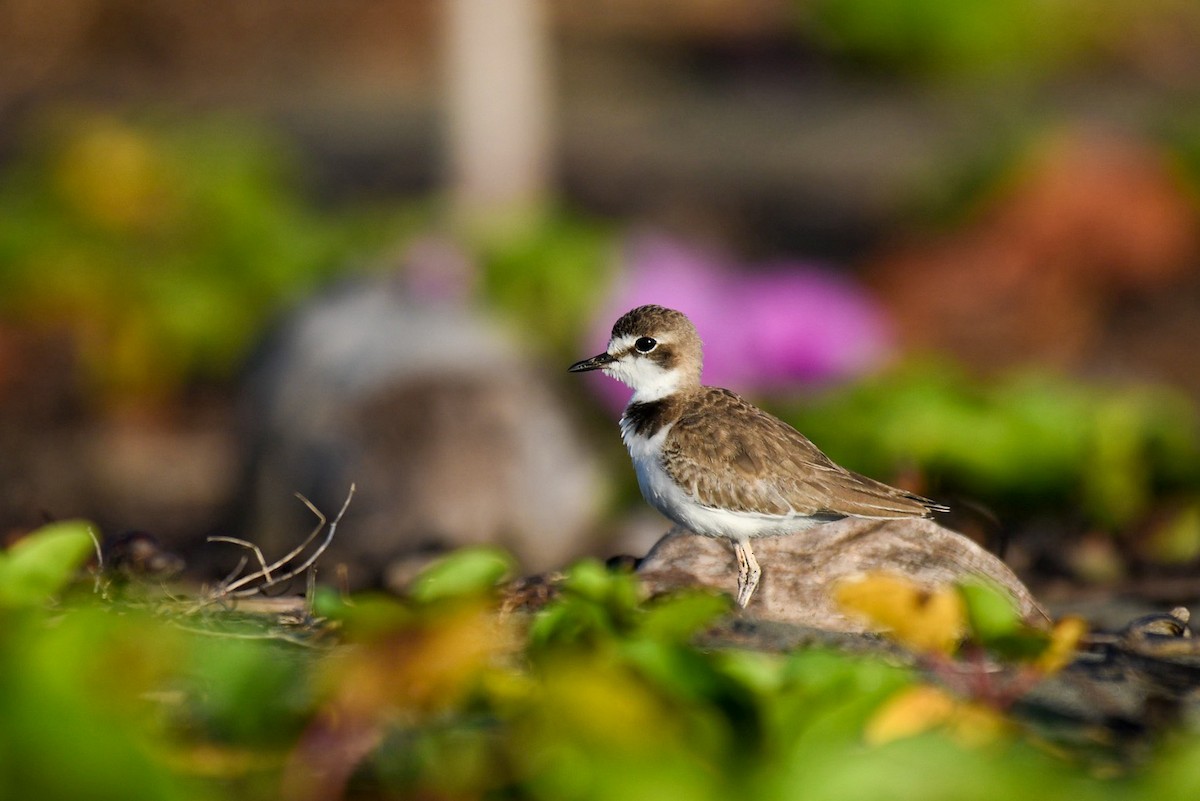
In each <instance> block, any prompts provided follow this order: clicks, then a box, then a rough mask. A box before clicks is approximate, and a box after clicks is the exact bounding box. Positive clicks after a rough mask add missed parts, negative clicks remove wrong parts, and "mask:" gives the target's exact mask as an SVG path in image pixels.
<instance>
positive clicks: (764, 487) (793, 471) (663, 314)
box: [570, 306, 946, 607]
mask: <svg viewBox="0 0 1200 801" xmlns="http://www.w3.org/2000/svg"><path fill="white" fill-rule="evenodd" d="M701 365H702V345H701V342H700V336H699V334H697V333H696V328H695V326H693V325H692V323H691V321H690V320H688V318H687V317H686V316H684V315H683V314H682V313H680V312H677V311H674V310H673V309H667V308H663V307H662V306H639V307H638V308H636V309H634V310H633V311H630V312H628V313H627V314H625V315H624V316H623V317H621V319H619V320H617V322H616V324H615V325H614V326H613V329H612V337H611V338H610V339H609V342H608V348H607V349H606V350H605V351H604V352H603V353H601V354H599V355H598V356H593V357H592V358H590V359H584V360H583V361H579V362H576V363H575V364H573V365H571V367H570V371H571V372H573V373H580V372H585V371H588V370H602V371H603V372H604V373H605V375H608V376H611V377H612V378H615V379H617V380H618V381H621V382H622V383H624V384H626V385H628V386H629V387H631V388H632V389H633V397H632V398H630V400H629V404H628V405H627V406H626V407H625V412H624V414H622V415H621V438H622V439H623V440H624V441H625V445H626V447H628V448H629V455H630V457H631V458H632V459H633V467H634V470H635V471H636V472H637V479H638V486H639V487H640V488H641V490H642V496H643V497H645V499H646V500H647V501H648V502H649V503H650V505H651V506H653V507H654V508H656V509H658V511H660V512H662V513H663V514H664V515H666V516H667V518H669V519H670V520H671V521H672V522H674V523H675V524H676V525H677V526H680V527H683V528H685V529H687V530H689V531H692V532H694V533H696V534H701V535H704V536H708V537H721V538H724V539H728V540H731V541H732V542H733V547H734V551H735V553H736V555H737V563H738V591H737V602H738V605H739V606H742V607H744V606H746V604H748V603H749V602H750V598H751V597H752V596H753V595H754V590H755V588H756V587H757V586H758V580H759V577H760V575H761V572H762V571H761V570H760V568H759V565H758V560H756V559H755V558H754V551H753V550H752V549H751V547H750V541H751V540H753V539H755V538H757V537H771V536H777V535H783V534H794V533H796V532H799V531H803V530H804V529H807V528H811V527H812V526H815V525H818V524H820V523H826V522H830V521H833V520H839V519H841V518H845V517H865V518H874V519H898V518H909V517H912V518H916V517H928V516H930V514H931V513H932V512H935V511H946V507H944V506H941V505H940V504H937V503H934V502H933V501H930V500H929V499H927V498H922V497H921V496H919V495H915V494H913V493H911V492H905V491H904V490H901V489H897V488H895V487H890V486H888V485H887V484H883V483H881V482H879V481H875V480H874V479H870V478H867V477H866V476H861V475H859V474H858V473H854V472H851V471H849V470H847V469H845V468H844V467H841V466H839V465H837V464H835V463H834V462H833V461H832V460H831V459H830V458H829V457H828V456H826V455H825V454H824V453H822V452H821V451H820V449H818V448H817V446H816V445H814V444H813V443H812V442H810V441H809V440H808V438H807V437H805V436H804V435H803V434H801V433H800V432H799V431H797V430H796V429H794V428H792V427H791V426H790V425H788V424H787V423H785V422H783V421H782V420H780V419H779V418H777V417H775V416H774V415H771V414H768V413H767V412H764V411H763V410H762V409H759V408H758V407H757V406H755V405H754V404H752V403H750V402H749V401H747V400H746V399H744V398H742V397H741V396H739V395H737V394H736V393H734V392H730V391H729V390H727V389H721V388H719V387H706V386H703V385H702V384H701V383H700V371H701Z"/></svg>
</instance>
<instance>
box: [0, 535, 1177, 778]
mask: <svg viewBox="0 0 1200 801" xmlns="http://www.w3.org/2000/svg"><path fill="white" fill-rule="evenodd" d="M72 525H74V524H72ZM70 533H72V532H71V531H70V530H66V529H63V528H61V527H58V528H57V529H54V528H52V529H50V530H45V531H41V532H36V533H34V534H33V535H31V536H30V537H29V539H28V544H26V545H23V546H21V547H22V548H24V549H26V551H25V552H26V553H35V552H36V553H42V554H49V553H50V552H51V551H53V550H56V549H57V546H56V547H55V548H51V547H49V546H46V545H44V543H45V542H54V541H61V540H62V538H63V537H64V536H66V535H67V534H70ZM75 533H78V532H75ZM9 556H12V554H11V553H10V554H9ZM78 562H79V554H78V553H66V552H65V549H64V551H63V552H61V553H60V555H59V557H58V566H57V568H56V569H55V570H54V571H52V572H55V573H56V574H57V575H67V574H68V573H69V572H70V569H71V568H72V567H74V566H77V565H78ZM506 563H507V560H505V559H503V558H499V559H498V558H497V555H496V554H494V553H486V552H482V551H468V552H464V553H463V554H456V555H452V556H451V557H449V558H448V559H446V560H445V561H443V562H441V563H439V564H438V565H437V566H435V567H434V568H431V573H430V576H437V577H439V578H437V579H436V580H434V579H433V578H430V577H429V576H427V577H426V578H425V582H426V585H431V584H436V585H438V586H439V587H441V588H442V590H443V591H441V592H438V593H435V594H434V596H432V597H428V594H427V593H426V596H427V597H423V598H418V599H407V600H405V599H396V598H383V597H372V596H362V597H358V598H346V597H342V596H337V595H335V594H324V595H323V596H322V598H321V600H320V610H321V611H322V613H324V614H327V615H328V616H329V617H328V618H327V619H326V620H325V621H324V622H320V621H318V622H317V623H315V624H314V625H321V626H322V627H324V628H326V629H328V630H337V631H340V638H339V642H337V643H336V644H330V645H327V646H319V647H318V646H314V644H313V643H312V642H309V643H308V645H307V647H306V646H305V645H304V644H303V643H302V642H301V641H300V640H289V639H286V638H282V639H281V638H280V637H278V636H275V635H277V634H278V632H277V631H275V630H274V629H273V626H277V625H278V624H272V623H271V622H270V620H269V619H267V618H264V621H263V623H262V624H261V625H260V626H259V627H258V630H257V631H255V630H253V629H252V628H243V629H241V630H240V631H239V632H238V633H237V634H236V635H234V634H231V633H230V632H229V631H228V629H227V628H224V627H220V626H215V625H214V623H215V621H216V619H217V618H221V617H223V616H227V615H229V614H230V613H229V612H227V611H222V610H219V609H216V610H214V609H209V610H207V611H205V612H203V613H201V614H197V613H195V612H194V611H193V612H190V613H184V612H180V611H175V612H172V611H171V609H170V608H168V607H163V606H160V607H158V608H157V609H155V610H153V613H150V612H148V611H147V610H145V609H142V608H139V607H136V606H130V605H119V604H114V603H112V602H105V601H103V600H102V599H101V598H100V597H99V596H96V595H94V594H91V593H89V592H87V591H86V590H84V588H82V587H81V588H80V591H79V592H77V593H75V594H74V595H72V596H70V597H68V598H67V599H66V600H65V601H63V602H60V603H58V604H53V605H50V604H32V605H31V604H26V605H22V606H20V607H5V608H0V796H3V797H5V798H37V799H39V801H66V800H67V799H77V798H89V799H108V798H112V799H134V801H136V799H141V798H145V799H181V801H182V800H184V799H197V800H199V799H217V798H220V799H272V798H288V799H289V800H290V801H297V800H300V801H302V800H303V799H322V801H327V800H328V799H337V798H345V797H353V798H357V799H372V798H379V799H383V798H480V797H505V798H527V799H562V798H572V799H617V798H619V799H631V798H632V799H642V798H644V799H658V798H692V799H710V798H711V799H722V798H730V797H751V798H770V799H789V798H797V799H799V798H804V799H846V800H847V801H849V800H850V799H861V798H875V797H884V798H913V799H923V800H926V799H956V801H959V800H963V799H997V800H999V799H1008V798H1014V797H1021V796H1022V795H1029V794H1033V795H1035V796H1036V797H1071V798H1075V799H1077V801H1088V800H1089V799H1109V798H1114V799H1115V798H1123V797H1148V796H1144V795H1143V794H1144V793H1148V792H1153V797H1155V798H1158V799H1161V800H1162V801H1175V800H1176V799H1179V801H1183V799H1191V798H1194V797H1195V793H1196V791H1197V790H1198V789H1200V773H1197V772H1196V770H1194V768H1193V767H1189V766H1193V765H1194V762H1195V761H1194V756H1195V754H1196V753H1197V746H1196V743H1197V742H1198V740H1197V737H1200V733H1194V732H1193V733H1188V732H1182V733H1180V734H1179V735H1178V736H1177V737H1176V738H1175V739H1174V740H1173V741H1172V742H1171V744H1170V745H1169V747H1167V748H1164V749H1162V750H1161V754H1159V755H1158V756H1157V757H1155V758H1152V759H1150V760H1149V761H1148V763H1147V764H1146V765H1145V767H1144V769H1143V770H1141V771H1140V772H1139V773H1137V774H1131V775H1125V776H1123V777H1120V778H1115V779H1113V778H1109V779H1102V778H1099V777H1098V776H1096V775H1094V774H1093V773H1092V771H1091V770H1090V769H1089V766H1088V765H1089V763H1088V762H1086V761H1082V760H1071V759H1063V758H1062V757H1061V756H1059V755H1058V753H1059V752H1058V751H1057V750H1055V749H1045V748H1042V747H1040V746H1039V745H1038V744H1037V743H1038V742H1039V741H1038V740H1037V739H1034V738H1029V737H1026V736H1025V735H1024V733H1023V728H1022V725H1021V723H1020V722H1019V720H1018V719H1017V718H1014V717H1012V716H1011V715H1010V714H1009V712H1008V707H1007V706H1006V705H1005V704H1004V703H1000V701H1005V700H1006V701H1007V702H1009V703H1010V702H1011V700H1012V698H1008V699H1004V698H1003V697H1002V696H1001V695H988V694H987V692H983V691H981V690H980V689H978V688H979V687H980V686H983V687H984V688H985V689H986V687H987V685H988V682H992V683H993V684H994V683H995V682H996V681H998V679H997V678H996V676H999V675H1002V674H1003V673H1004V672H1005V671H1009V672H1011V671H1013V670H1016V671H1017V672H1018V675H1023V676H1035V678H1036V676H1038V675H1045V674H1046V673H1049V672H1053V671H1054V670H1057V669H1059V668H1061V666H1062V665H1063V664H1064V663H1065V660H1064V659H1063V658H1061V657H1062V653H1060V654H1058V657H1059V658H1058V659H1057V661H1056V662H1053V663H1050V662H1041V663H1039V662H1038V661H1037V660H1039V659H1044V658H1045V656H1046V655H1047V654H1050V653H1051V652H1053V651H1054V650H1055V649H1056V648H1058V649H1059V650H1060V651H1063V652H1069V650H1070V649H1071V648H1072V647H1073V644H1074V641H1075V640H1077V639H1078V634H1077V632H1076V633H1075V634H1072V633H1071V632H1064V633H1060V632H1059V630H1056V631H1055V632H1052V633H1044V632H1042V633H1041V638H1042V639H1041V641H1040V642H1041V646H1040V649H1039V650H1040V651H1041V656H1034V655H1033V654H1032V653H1029V654H1025V655H1023V656H1019V657H1013V659H1014V660H1015V661H1013V662H1010V663H1003V665H1004V670H1001V671H997V670H996V669H995V667H994V666H991V667H987V668H986V670H984V672H983V673H980V672H979V671H976V672H975V673H973V674H971V675H972V682H971V683H969V684H966V685H964V688H965V689H964V688H959V687H955V686H953V683H949V684H946V683H942V682H940V683H939V684H936V685H934V684H929V683H927V680H925V679H922V678H921V676H922V673H923V672H918V671H916V670H914V669H910V668H902V667H896V666H894V665H892V664H889V663H888V662H887V661H885V660H883V659H881V658H879V657H869V656H851V655H846V654H841V653H838V652H834V651H830V650H825V649H820V648H810V649H804V650H800V651H797V652H795V653H791V654H765V653H756V652H747V651H738V650H706V649H701V648H698V647H696V646H695V645H694V644H693V638H694V636H695V635H696V633H698V632H700V631H702V630H704V629H705V628H706V627H708V626H710V625H712V624H713V623H715V622H716V621H717V620H718V618H720V617H721V616H723V615H725V614H726V613H727V612H728V611H729V609H730V605H729V601H728V599H727V598H724V597H714V596H712V595H707V594H703V593H700V592H695V593H684V594H681V595H678V596H675V597H670V598H664V599H659V600H655V601H651V602H642V601H640V600H639V596H638V591H637V588H636V585H635V581H636V580H635V578H634V577H633V576H632V575H629V574H625V573H611V572H609V571H607V570H605V569H604V568H603V567H602V566H600V565H599V564H598V563H596V562H591V561H586V562H581V563H579V564H577V565H575V566H574V567H573V568H571V569H570V570H569V571H568V573H567V576H566V578H565V580H564V583H563V584H562V587H561V596H560V597H559V598H558V599H557V600H555V601H553V602H551V604H550V605H549V606H548V607H546V608H545V609H543V610H542V611H540V612H537V613H534V614H533V615H532V616H529V617H526V616H521V615H514V614H511V613H500V612H498V611H497V601H498V595H497V592H496V589H495V587H494V582H495V581H496V580H497V579H498V578H499V576H500V575H501V574H500V573H499V572H497V568H502V567H504V566H505V565H506ZM481 566H482V567H481ZM40 572H45V571H44V570H42V571H40ZM878 580H879V577H868V579H867V581H878ZM896 586H897V585H896V584H895V582H894V581H892V583H891V584H888V587H891V588H892V589H895V588H896ZM451 588H453V589H451ZM876 589H879V588H876ZM883 589H887V587H884V588H883ZM870 594H871V593H867V595H870ZM874 595H875V596H876V598H879V597H882V596H886V595H887V593H886V592H885V593H882V595H881V594H880V593H878V592H876V593H874ZM960 598H961V603H960V604H959V605H958V609H959V618H958V620H957V622H955V623H954V626H956V627H957V628H956V629H955V630H956V631H960V632H961V633H962V635H963V641H964V644H963V645H962V646H961V648H962V649H963V652H967V653H969V652H970V650H971V649H972V648H977V647H988V648H991V646H992V645H994V644H995V643H997V642H1000V641H1001V640H1003V639H1004V638H1011V636H1012V635H1014V634H1016V633H1021V632H1026V631H1028V629H1027V628H1025V626H1024V624H1023V623H1021V622H1020V621H1019V620H1017V619H1016V617H1015V613H1014V612H1013V610H1012V607H1011V603H1009V602H1007V601H1005V600H1004V598H1002V597H1001V596H1000V595H998V594H997V593H996V592H995V591H993V590H991V589H989V588H986V587H983V588H974V589H969V590H968V589H966V588H964V589H963V590H962V591H961V595H960ZM886 605H887V604H886V603H885V604H883V605H882V606H881V605H878V604H876V605H875V606H874V607H872V605H871V604H870V603H868V604H867V605H866V607H867V612H868V614H875V613H877V612H879V611H880V610H882V609H883V608H884V607H885V606H886ZM872 609H873V610H874V611H872ZM939 621H941V618H938V617H936V616H935V617H934V618H931V619H929V620H928V621H927V622H926V625H929V626H935V627H936V626H940V625H943V622H944V621H942V622H939ZM926 639H927V640H928V641H930V642H935V643H937V645H936V647H935V648H934V649H933V650H931V651H928V652H926V655H927V658H928V659H929V660H933V661H931V662H930V664H931V665H934V667H935V668H936V666H937V665H938V664H940V665H943V666H952V667H954V669H955V670H960V671H962V670H969V669H970V667H971V663H970V662H957V661H952V660H956V659H958V657H956V656H954V655H952V653H951V652H950V650H949V649H947V648H943V647H942V642H941V640H940V638H938V637H927V638H926ZM992 650H993V653H999V651H998V650H995V649H992ZM1030 660H1033V661H1030ZM1021 671H1024V672H1023V673H1022V672H1021ZM1031 671H1032V672H1031ZM933 673H934V675H937V670H936V669H935V670H934V671H933ZM981 681H982V684H981ZM1025 686H1028V685H1025ZM971 688H975V689H971Z"/></svg>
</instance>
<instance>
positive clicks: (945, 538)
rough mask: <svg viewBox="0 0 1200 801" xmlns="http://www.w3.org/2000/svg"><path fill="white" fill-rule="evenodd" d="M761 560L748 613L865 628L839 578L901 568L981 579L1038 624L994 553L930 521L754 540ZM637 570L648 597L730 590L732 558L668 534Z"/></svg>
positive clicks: (724, 547)
mask: <svg viewBox="0 0 1200 801" xmlns="http://www.w3.org/2000/svg"><path fill="white" fill-rule="evenodd" d="M754 553H755V556H757V558H758V561H759V564H760V565H762V579H761V580H760V583H759V585H758V590H757V591H756V592H755V594H754V597H753V598H751V600H750V604H749V605H748V606H747V607H746V610H745V615H746V616H747V617H751V618H756V619H763V620H773V621H781V622H786V623H794V624H798V625H801V626H807V627H811V628H817V629H824V630H828V631H838V632H846V633H867V632H870V631H872V629H871V627H870V626H869V625H868V624H867V623H866V622H865V621H863V620H862V619H861V618H858V617H855V616H852V615H847V614H845V613H843V612H842V611H841V609H840V608H839V607H838V605H837V603H836V602H835V601H834V588H835V586H836V585H837V583H838V582H840V581H842V580H844V579H848V578H852V577H856V576H860V575H862V574H864V573H867V572H870V571H876V570H888V571H892V572H896V573H899V574H901V575H903V576H905V577H906V578H909V579H911V580H913V581H915V582H916V583H918V584H920V585H923V586H928V587H929V588H930V589H933V588H935V587H938V586H942V585H945V584H949V583H953V582H957V581H962V580H964V579H969V578H972V577H984V578H986V579H990V580H991V581H993V582H995V583H996V584H998V585H999V586H1001V587H1002V588H1004V589H1006V590H1007V591H1008V592H1009V593H1011V595H1012V597H1013V599H1014V600H1015V601H1016V604H1017V608H1018V609H1019V610H1020V613H1021V615H1022V617H1023V618H1025V620H1026V621H1027V622H1030V623H1031V624H1035V625H1041V624H1043V623H1045V622H1046V621H1048V620H1049V617H1048V616H1047V615H1046V613H1045V611H1044V610H1043V609H1042V607H1041V606H1040V605H1039V604H1038V602H1037V601H1036V600H1034V598H1033V596H1032V595H1031V594H1030V592H1029V590H1028V589H1026V588H1025V585H1023V584H1022V583H1021V581H1020V579H1018V578H1017V577H1016V575H1014V574H1013V572H1012V571H1011V570H1009V568H1008V566H1007V565H1005V564H1004V563H1003V562H1002V561H1000V560H999V559H998V558H996V557H995V556H993V555H992V554H990V553H988V552H987V551H985V550H984V549H983V548H981V547H979V546H978V545H976V544H975V543H974V542H972V541H971V540H969V539H967V538H966V537H964V536H963V535H961V534H958V533H957V532H954V531H951V530H950V529H947V528H943V527H941V526H939V525H938V524H937V523H935V522H933V521H932V520H862V519H856V518H848V519H846V520H840V521H837V522H835V523H828V524H825V525H821V526H816V527H815V528H812V529H809V530H807V531H804V532H801V533H798V534H796V535H794V536H787V537H770V538H764V539H759V540H755V541H754ZM638 574H639V576H640V577H641V579H642V581H643V583H644V585H645V586H646V588H647V589H648V591H649V592H650V594H651V595H655V594H658V593H662V592H666V591H669V590H673V589H677V588H680V587H687V586H704V587H712V588H714V589H717V590H721V591H723V592H728V593H733V592H734V591H735V589H736V587H737V563H736V561H735V558H734V554H733V548H732V546H731V545H730V544H729V543H728V542H727V541H725V540H718V539H712V538H709V537H701V536H698V535H695V534H692V533H690V532H686V531H683V532H680V533H674V532H673V533H670V534H667V535H666V536H665V537H663V538H662V539H661V540H659V542H658V543H657V544H656V545H655V546H654V548H652V549H651V550H650V553H648V554H647V555H646V557H645V558H644V559H643V560H642V562H641V564H640V565H639V567H638Z"/></svg>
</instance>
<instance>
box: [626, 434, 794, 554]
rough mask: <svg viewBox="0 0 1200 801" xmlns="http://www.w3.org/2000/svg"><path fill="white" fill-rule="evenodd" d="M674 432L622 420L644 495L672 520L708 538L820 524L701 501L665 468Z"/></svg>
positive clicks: (740, 537)
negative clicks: (647, 430) (640, 428)
mask: <svg viewBox="0 0 1200 801" xmlns="http://www.w3.org/2000/svg"><path fill="white" fill-rule="evenodd" d="M670 432H671V425H665V426H663V427H662V428H660V429H659V430H658V431H656V432H655V434H654V436H652V437H646V436H641V435H639V434H636V433H635V432H634V431H633V427H632V425H630V424H629V423H628V422H627V421H626V420H625V419H624V418H622V419H621V439H622V440H624V441H625V447H627V448H628V449H629V456H630V458H631V459H632V460H633V469H634V472H636V473H637V479H638V487H639V488H640V489H641V491H642V497H643V498H645V499H646V501H647V502H648V503H649V504H650V505H651V506H653V507H654V508H655V509H657V510H658V511H660V512H662V513H663V514H664V515H666V516H667V517H668V518H669V519H670V520H671V521H672V522H674V523H677V524H679V525H681V526H683V527H684V528H686V529H688V530H689V531H693V532H695V533H696V534H702V535H704V536H707V537H725V538H728V539H733V540H743V541H744V540H748V539H751V538H754V537H770V536H775V535H778V534H789V533H792V532H795V531H801V530H803V529H806V528H811V527H812V526H814V525H816V524H817V521H815V520H813V519H812V518H809V517H804V516H801V515H794V514H788V515H767V514H759V513H756V512H734V511H730V510H728V509H717V508H714V507H711V506H704V505H702V504H700V503H698V502H697V501H696V499H695V498H693V497H692V496H691V495H690V494H689V493H688V492H687V491H686V490H685V489H684V488H683V487H681V486H679V485H678V484H676V483H675V481H674V480H672V478H671V477H670V476H669V475H667V471H666V470H665V469H664V468H663V464H662V459H661V457H660V454H661V453H662V447H663V443H664V441H665V440H666V438H667V435H668V434H670Z"/></svg>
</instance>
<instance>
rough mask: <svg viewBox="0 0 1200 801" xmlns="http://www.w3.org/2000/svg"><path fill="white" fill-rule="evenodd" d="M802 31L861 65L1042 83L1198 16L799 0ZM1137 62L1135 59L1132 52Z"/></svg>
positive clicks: (1190, 26) (1152, 10)
mask: <svg viewBox="0 0 1200 801" xmlns="http://www.w3.org/2000/svg"><path fill="white" fill-rule="evenodd" d="M797 5H798V6H799V13H800V14H801V25H802V26H803V28H804V30H805V31H806V32H808V33H810V34H811V35H813V36H814V38H815V39H816V40H817V41H819V42H822V43H824V44H825V45H826V46H828V47H830V48H832V49H834V50H837V51H841V52H843V53H846V54H848V55H851V56H853V57H856V58H858V59H860V60H862V61H865V62H868V63H872V64H876V65H879V66H885V67H889V68H894V69H900V70H904V71H908V72H917V73H924V74H930V75H938V76H942V77H954V78H962V77H981V76H994V75H1000V76H1005V77H1021V76H1033V77H1045V75H1046V74H1047V73H1050V72H1053V71H1055V70H1058V69H1062V68H1066V67H1071V66H1081V65H1084V64H1085V63H1086V62H1088V61H1089V60H1090V61H1095V60H1096V59H1097V58H1098V57H1108V58H1110V59H1114V58H1122V57H1126V58H1127V57H1129V56H1130V51H1137V50H1138V49H1139V48H1142V47H1144V44H1143V43H1142V42H1141V41H1140V40H1139V38H1138V33H1137V32H1138V31H1139V30H1153V29H1154V28H1156V27H1158V26H1167V25H1173V26H1174V27H1175V29H1176V30H1177V31H1179V32H1180V33H1182V32H1184V31H1188V30H1191V31H1192V32H1193V34H1195V33H1196V32H1197V31H1198V30H1200V29H1198V28H1197V23H1198V22H1200V18H1198V17H1197V15H1196V14H1195V10H1194V9H1191V8H1188V7H1187V5H1186V4H1184V3H1180V2H1178V0H1150V1H1149V2H1132V1H1131V0H1119V1H1118V2H1113V3H1107V4H1106V5H1105V7H1104V13H1103V14H1095V13H1089V10H1090V9H1089V7H1088V6H1086V5H1084V4H1081V3H1079V2H1077V0H976V2H972V3H958V2H954V0H817V2H816V3H803V4H797ZM1134 55H1135V56H1136V53H1135V54H1134Z"/></svg>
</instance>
